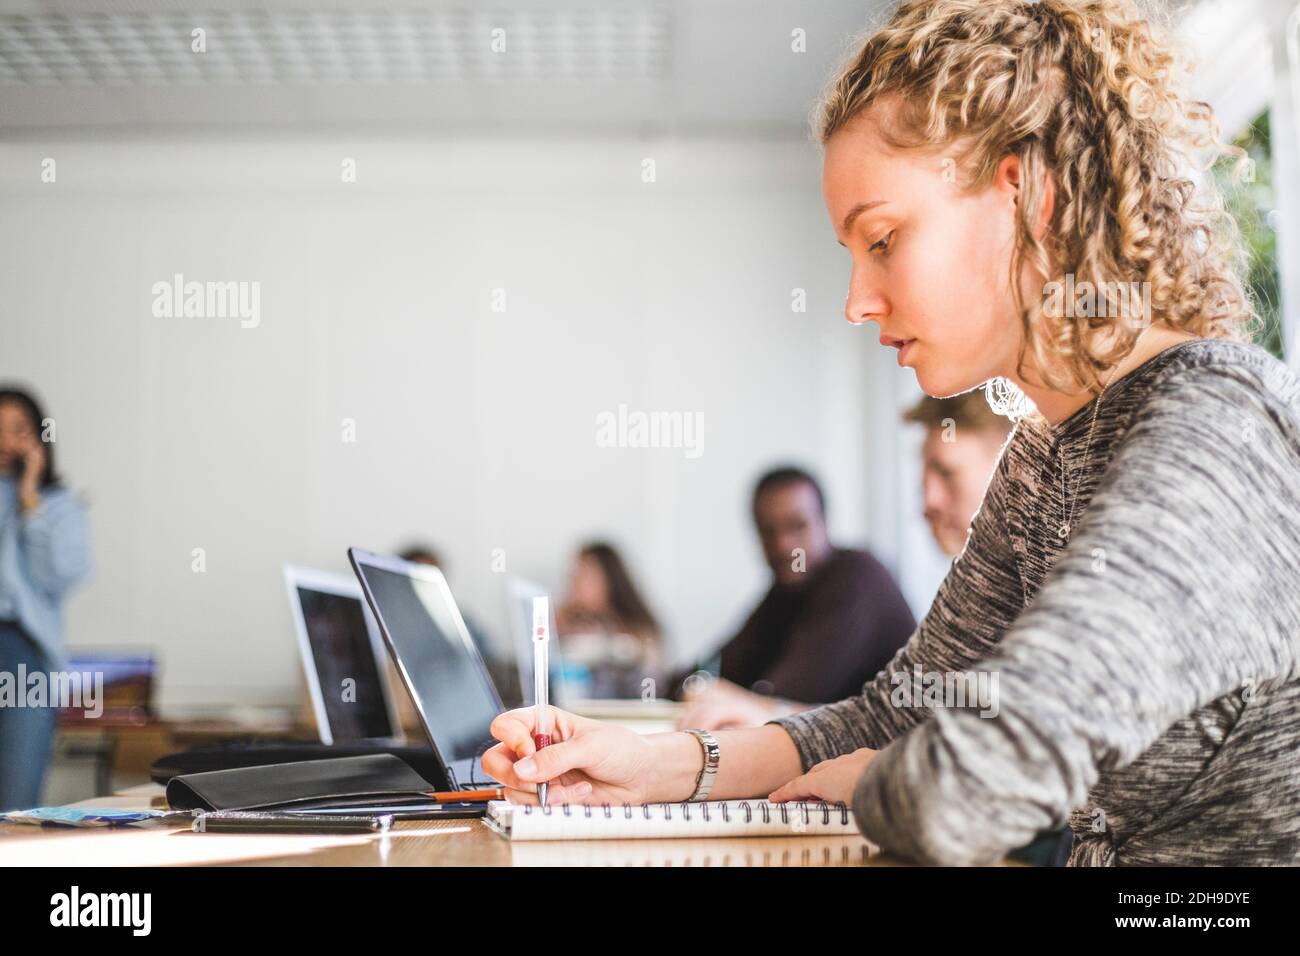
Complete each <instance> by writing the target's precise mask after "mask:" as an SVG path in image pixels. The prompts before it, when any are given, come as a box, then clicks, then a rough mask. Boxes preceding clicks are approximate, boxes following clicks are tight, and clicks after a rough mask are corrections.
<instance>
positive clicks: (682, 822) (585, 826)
mask: <svg viewBox="0 0 1300 956" xmlns="http://www.w3.org/2000/svg"><path fill="white" fill-rule="evenodd" d="M487 823H488V825H489V826H490V827H492V829H494V830H496V831H497V832H498V833H500V834H502V835H503V836H507V837H509V838H510V839H511V840H627V839H636V838H645V839H669V838H677V837H733V836H734V837H754V836H858V835H859V834H858V828H857V825H856V824H855V823H854V821H853V814H852V813H851V812H850V811H849V808H848V807H846V806H845V805H844V804H841V803H835V804H831V803H811V802H809V803H803V802H796V803H768V802H767V801H766V800H714V801H712V802H706V803H644V804H605V805H602V806H595V807H590V806H580V805H578V804H567V803H565V804H558V805H552V806H549V807H545V808H542V807H532V806H518V805H516V804H512V803H506V802H504V801H493V802H492V803H489V804H488V813H487Z"/></svg>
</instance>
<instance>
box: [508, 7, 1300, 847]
mask: <svg viewBox="0 0 1300 956" xmlns="http://www.w3.org/2000/svg"><path fill="white" fill-rule="evenodd" d="M1175 66H1176V63H1175V61H1174V59H1173V57H1172V56H1171V54H1170V52H1169V51H1168V50H1167V49H1166V47H1165V46H1164V45H1162V43H1161V41H1160V40H1158V39H1157V38H1156V36H1155V34H1154V31H1153V28H1152V26H1151V24H1150V23H1148V22H1147V21H1146V20H1144V19H1143V17H1142V16H1141V15H1140V14H1139V12H1138V10H1137V8H1136V7H1135V6H1134V5H1133V4H1132V3H1131V2H1128V0H1039V2H1035V3H1029V2H1017V0H980V2H975V0H917V2H910V3H904V4H903V5H902V6H901V7H900V8H899V9H898V11H897V12H896V13H895V14H894V16H893V17H892V19H891V20H890V21H889V22H888V24H887V25H886V26H885V27H884V28H883V29H881V30H880V31H879V32H877V33H876V34H875V35H874V36H872V37H871V38H870V39H869V40H867V41H866V44H865V46H864V47H863V48H862V49H861V51H860V52H859V53H858V55H857V56H855V57H854V58H853V59H852V61H851V62H850V63H849V64H848V65H847V66H846V68H845V69H844V71H843V72H842V74H841V75H840V76H839V77H838V78H837V79H836V80H835V81H834V83H833V85H832V87H831V89H830V93H829V96H828V99H827V102H826V104H825V108H824V110H823V113H822V116H821V124H820V133H821V139H822V142H823V143H824V146H825V162H824V169H823V177H824V193H825V201H826V206H827V209H828V211H829V213H830V217H831V223H832V225H833V227H834V229H835V233H836V236H837V238H838V239H839V241H840V243H841V244H842V245H844V246H845V247H847V249H848V250H849V253H850V254H851V256H852V273H851V278H850V283H849V295H848V301H847V306H846V312H847V317H848V319H849V321H850V322H854V323H858V324H865V323H870V322H874V323H876V324H877V325H878V326H879V327H880V332H881V343H882V344H883V345H885V346H897V347H899V348H900V351H899V356H898V358H899V363H900V365H905V366H908V367H910V368H912V369H914V370H915V372H916V376H917V379H918V381H919V382H920V384H921V386H922V388H923V389H924V390H925V391H926V392H927V393H929V394H931V395H951V394H953V393H957V392H961V391H964V390H968V389H971V388H974V387H976V386H979V385H981V384H984V383H989V382H997V383H1001V384H1002V385H1003V386H1004V387H1002V388H1000V389H999V391H1000V393H1002V394H1003V395H1006V394H1010V395H1013V396H1014V395H1017V394H1023V395H1025V396H1028V397H1029V398H1030V399H1032V401H1033V403H1034V405H1035V406H1036V411H1035V412H1033V413H1032V414H1031V415H1029V416H1028V417H1025V418H1022V419H1021V420H1020V421H1019V422H1018V424H1017V426H1016V428H1015V432H1014V434H1013V436H1012V438H1011V439H1010V440H1009V442H1008V444H1007V446H1006V448H1005V450H1004V452H1003V455H1002V457H1001V459H1000V460H999V463H998V469H997V471H996V473H995V475H994V477H993V479H992V481H991V483H990V485H989V488H988V490H987V492H986V494H985V498H984V502H983V504H982V505H981V508H980V510H979V512H978V513H977V514H976V516H975V519H974V521H973V523H972V528H971V534H970V537H969V539H968V542H967V544H966V547H965V548H964V550H963V551H962V553H961V554H960V556H959V557H958V558H957V559H956V561H955V562H954V563H953V566H952V568H951V570H950V572H949V574H948V576H947V578H946V579H945V580H944V582H943V584H942V586H941V587H940V590H939V593H938V595H937V597H936V598H935V601H934V604H933V606H932V607H931V608H930V611H929V613H928V614H927V615H926V618H925V620H924V621H923V622H922V623H921V625H920V627H919V628H918V629H917V631H916V633H915V634H914V635H913V636H912V638H911V640H910V642H909V643H908V644H907V646H906V647H905V648H904V649H903V650H902V651H901V652H900V653H899V654H898V656H897V657H896V658H895V659H894V660H893V661H892V662H891V663H890V665H889V666H888V667H887V668H886V669H885V670H884V671H882V672H881V673H880V674H879V675H877V677H876V678H875V679H874V680H872V681H870V682H869V683H868V684H867V685H866V686H865V687H864V688H863V691H862V693H861V694H860V695H858V696H856V697H853V698H851V699H848V700H845V701H841V702H839V703H836V704H830V705H827V706H825V707H822V708H819V709H817V710H813V711H809V712H805V713H802V714H797V715H794V716H792V717H787V718H782V719H780V720H778V721H774V722H772V723H770V724H767V725H765V726H763V727H760V728H751V729H747V730H737V731H732V732H726V733H718V734H717V737H716V743H717V745H718V749H717V762H716V776H715V774H714V773H712V772H711V773H709V774H702V773H701V771H702V769H703V768H704V767H705V764H706V748H705V746H704V744H705V743H707V741H703V740H701V739H699V738H697V737H696V736H695V735H692V734H689V733H677V734H663V735H658V736H649V737H640V736H637V735H636V734H633V733H630V732H626V731H623V730H619V729H615V728H611V727H607V726H604V725H602V724H599V723H596V722H593V721H589V720H583V719H580V718H577V717H574V716H572V715H569V714H565V713H557V715H556V719H557V721H558V728H559V733H558V736H559V737H561V738H562V739H563V742H562V743H559V744H556V745H553V746H551V747H548V748H546V749H545V750H543V751H541V752H540V753H538V754H533V753H532V750H533V748H532V744H531V743H530V737H529V732H530V729H531V728H530V725H531V721H532V714H531V713H529V712H527V711H517V712H511V713H508V714H504V715H502V716H500V717H498V719H497V720H496V722H495V723H494V725H493V733H494V734H495V735H496V737H497V738H498V739H499V740H500V741H501V743H500V744H499V745H498V746H497V747H496V748H494V749H493V750H492V751H490V752H489V753H488V754H487V755H486V756H485V758H484V767H485V768H486V769H487V771H488V772H489V773H491V774H492V775H493V776H495V777H496V778H498V779H499V780H501V781H502V782H503V783H505V784H506V785H507V786H508V787H509V788H510V790H511V799H513V800H517V801H520V802H534V801H535V799H536V797H535V794H534V789H535V785H536V783H537V782H538V781H542V780H550V781H552V782H551V788H550V795H551V796H550V799H551V800H553V801H566V800H567V801H580V802H604V801H610V802H626V801H633V802H635V801H643V800H650V801H658V800H687V799H691V798H693V797H697V796H698V795H699V794H700V793H701V792H702V791H703V790H704V789H705V787H704V786H701V784H707V783H708V782H709V780H710V779H712V782H713V787H712V792H711V797H712V798H714V799H718V798H734V797H741V796H745V797H752V796H756V795H763V794H770V795H771V797H772V799H776V800H786V799H799V798H820V799H827V800H842V801H845V802H847V803H851V805H852V807H853V810H854V813H855V817H856V819H857V821H858V823H859V826H860V827H861V829H862V831H863V832H864V833H865V834H866V836H867V837H868V838H869V839H870V840H871V841H873V842H874V843H876V844H878V845H880V846H881V847H883V848H884V849H886V850H889V851H892V852H894V853H896V854H899V855H901V856H903V857H906V858H909V859H913V860H918V861H923V862H930V863H951V864H969V863H987V862H992V861H995V860H998V859H1000V858H1001V857H1003V856H1004V855H1005V854H1006V853H1007V852H1008V850H1010V849H1012V848H1014V847H1019V846H1022V845H1025V844H1027V843H1028V842H1029V841H1030V840H1031V839H1032V838H1033V837H1034V836H1035V835H1036V834H1038V833H1039V832H1041V831H1044V830H1048V829H1050V828H1052V827H1056V826H1060V825H1062V824H1064V823H1066V822H1068V823H1069V824H1070V826H1071V828H1072V829H1073V831H1074V836H1075V840H1074V847H1073V850H1072V853H1071V858H1070V862H1071V863H1072V864H1075V865H1079V864H1087V865H1115V864H1139V865H1141V864H1192V863H1200V864H1260V863H1297V862H1300V814H1297V813H1296V812H1295V794H1296V793H1297V792H1298V791H1300V678H1298V677H1297V675H1298V674H1300V653H1298V651H1300V590H1298V589H1297V588H1296V587H1295V580H1294V575H1295V569H1296V568H1297V567H1300V501H1297V497H1296V493H1295V492H1296V489H1297V488H1298V487H1300V382H1297V380H1296V379H1295V378H1294V377H1292V376H1291V375H1290V374H1289V373H1288V372H1287V370H1286V369H1285V367H1284V366H1282V365H1281V364H1280V363H1279V362H1277V361H1276V360H1274V359H1273V358H1272V357H1270V356H1269V355H1268V354H1266V353H1265V352H1264V351H1262V350H1261V349H1258V348H1256V347H1254V346H1251V345H1249V344H1245V343H1244V339H1245V338H1246V336H1247V334H1248V332H1249V330H1250V326H1251V324H1252V323H1253V321H1254V314H1253V311H1252V308H1251V305H1250V303H1249V301H1248V299H1247V297H1246V296H1245V295H1244V294H1243V291H1242V285H1241V282H1240V279H1239V275H1238V271H1237V268H1238V264H1237V259H1236V250H1237V241H1238V240H1237V239H1236V238H1235V233H1234V231H1233V229H1232V223H1231V222H1230V221H1228V220H1225V219H1224V217H1222V215H1221V214H1220V213H1218V212H1217V210H1218V209H1221V206H1220V205H1218V204H1217V202H1216V201H1215V200H1214V197H1207V196H1205V195H1204V194H1201V195H1197V193H1196V190H1195V189H1194V188H1193V182H1192V181H1193V178H1194V177H1195V175H1196V174H1195V173H1194V171H1193V167H1192V165H1191V159H1192V157H1193V156H1194V155H1195V154H1196V153H1197V152H1198V151H1199V150H1201V149H1202V148H1203V147H1206V146H1212V145H1213V144H1214V143H1215V141H1217V134H1216V133H1215V130H1214V128H1213V120H1212V117H1211V115H1210V113H1209V111H1208V109H1207V108H1205V107H1204V106H1203V105H1201V104H1195V103H1190V102H1188V101H1186V100H1185V99H1183V98H1182V96H1181V95H1180V93H1179V92H1178V87H1177V84H1176V76H1175ZM1085 282H1087V283H1090V284H1091V286H1090V287H1085V286H1084V285H1083V283H1085ZM1130 284H1132V285H1130ZM1062 288H1066V289H1070V288H1073V289H1074V290H1076V293H1075V295H1072V296H1069V297H1067V298H1066V299H1065V301H1064V302H1062V301H1061V299H1062V297H1061V295H1060V290H1061V289H1062ZM1086 288H1092V289H1093V290H1094V291H1096V290H1101V289H1105V290H1108V291H1106V292H1105V293H1104V294H1102V295H1100V297H1096V298H1094V299H1093V300H1092V301H1091V302H1089V300H1088V299H1087V297H1086V295H1083V294H1081V290H1084V289H1086ZM1128 289H1134V290H1136V291H1137V292H1138V295H1137V297H1136V299H1134V298H1133V297H1127V298H1126V297H1125V296H1123V295H1122V293H1123V292H1124V291H1125V290H1128ZM1135 301H1136V302H1140V303H1141V307H1140V308H1137V309H1135V308H1133V305H1134V302H1135ZM1008 383H1009V384H1010V385H1013V386H1016V388H1014V389H1012V388H1007V387H1005V386H1006V385H1007V384H1008ZM992 398H993V392H992V391H991V390H990V399H991V400H992ZM969 670H974V671H978V672H986V673H987V674H988V675H990V676H995V677H996V678H997V679H998V685H997V689H998V692H997V702H996V707H993V708H987V709H986V710H985V711H979V710H977V709H975V708H974V707H966V708H962V707H952V706H943V703H944V701H943V700H941V699H932V698H930V697H928V696H925V695H923V696H922V698H921V699H919V700H918V699H916V697H915V695H913V694H910V693H903V692H900V688H903V687H905V686H906V687H908V688H909V689H910V688H911V686H913V685H912V681H913V678H914V676H917V675H930V674H939V675H950V674H953V673H954V672H963V671H969ZM989 711H993V712H992V713H990V712H989ZM981 714H983V716H981ZM707 763H708V764H709V765H710V769H712V767H713V764H714V759H713V754H712V751H711V749H710V750H709V752H708V757H707Z"/></svg>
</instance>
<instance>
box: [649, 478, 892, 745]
mask: <svg viewBox="0 0 1300 956" xmlns="http://www.w3.org/2000/svg"><path fill="white" fill-rule="evenodd" d="M752 508H753V516H754V526H755V529H756V530H757V531H758V537H759V541H760V542H761V544H762V547H763V556H764V558H765V560H766V561H767V565H768V567H769V568H770V569H771V571H772V585H771V587H770V588H769V589H768V591H767V594H766V595H764V597H763V600H762V601H761V602H760V603H759V605H758V607H757V608H755V609H754V611H753V612H752V613H751V614H750V616H749V619H748V620H746V621H745V624H744V626H743V627H741V629H740V632H739V633H738V634H736V636H735V637H733V638H732V639H731V640H730V641H728V642H727V643H726V644H725V645H724V646H723V647H722V649H721V652H720V655H719V669H718V671H719V672H718V675H717V679H716V680H708V679H707V678H699V677H696V678H683V679H681V680H678V681H674V682H673V685H672V686H673V687H674V690H676V691H677V694H678V696H682V697H685V698H686V699H688V700H690V701H691V706H690V707H688V708H687V709H686V713H685V714H684V715H683V721H684V724H683V726H686V725H689V726H692V727H701V728H706V729H720V728H725V727H735V726H748V725H750V724H754V723H761V722H762V721H763V720H767V719H770V718H771V716H773V714H774V712H776V711H779V712H781V713H789V712H793V710H798V709H803V708H804V707H805V706H807V705H808V704H818V703H830V702H831V701H836V700H842V699H843V698H845V697H848V696H850V695H852V694H854V693H857V692H858V691H859V690H860V689H861V687H862V684H863V683H864V682H865V681H866V680H867V679H868V678H869V677H871V676H872V675H873V674H875V673H876V672H877V671H879V670H880V668H882V667H883V666H884V665H885V664H886V663H888V661H889V659H890V658H891V657H893V655H894V653H895V652H896V651H897V650H898V649H899V648H900V647H902V646H903V644H905V643H906V642H907V639H908V637H909V636H910V635H911V633H912V631H913V630H914V629H915V627H916V621H915V620H914V619H913V617H912V612H911V611H910V610H909V609H908V606H907V601H906V600H904V598H903V594H902V592H901V591H900V590H899V589H898V585H897V583H896V582H895V581H894V579H893V577H892V576H891V575H890V573H889V571H887V570H886V569H885V567H884V566H883V565H882V564H881V563H880V562H879V561H877V560H876V559H875V557H873V556H872V555H871V554H870V553H869V552H867V551H860V550H852V549H849V548H837V547H835V546H834V545H833V544H832V543H831V540H830V535H829V533H828V532H827V528H826V500H825V496H824V495H823V493H822V489H821V486H820V485H819V484H818V483H817V480H816V479H815V478H814V477H813V476H812V475H811V474H809V473H808V472H806V471H804V470H802V469H800V468H793V467H784V468H777V469H774V470H773V471H769V472H768V473H767V474H765V475H763V476H762V477H761V478H760V479H759V481H758V484H757V485H756V486H755V487H754V494H753V502H752ZM796 701H798V702H800V703H794V702H796Z"/></svg>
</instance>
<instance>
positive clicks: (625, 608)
mask: <svg viewBox="0 0 1300 956" xmlns="http://www.w3.org/2000/svg"><path fill="white" fill-rule="evenodd" d="M555 627H556V630H557V631H558V632H559V635H558V636H559V640H560V648H561V650H562V651H563V653H564V654H565V656H566V658H568V659H569V660H571V661H578V662H581V663H582V664H583V665H585V666H586V667H587V669H588V671H589V672H590V675H591V685H590V686H591V689H590V696H593V697H638V696H640V694H641V690H642V688H641V682H642V681H643V680H644V679H645V678H646V677H651V678H653V679H656V680H657V679H658V678H659V677H660V676H661V675H660V670H661V667H662V661H663V653H662V650H663V634H662V632H661V631H660V629H659V622H658V621H657V620H656V619H655V616H654V614H653V613H652V612H651V610H650V606H649V605H648V604H647V603H646V602H645V599H644V598H642V596H641V592H640V590H639V589H638V588H637V586H636V582H635V581H633V580H632V574H631V572H630V571H628V569H627V564H626V563H625V562H624V561H623V557H622V555H620V554H619V552H618V550H617V549H616V548H615V547H614V546H613V545H611V544H608V543H607V542H604V541H592V542H589V543H587V544H584V545H583V546H582V548H581V549H579V551H578V554H577V556H576V557H575V558H574V560H573V569H572V571H571V573H570V575H569V590H568V593H567V594H566V595H565V597H564V602H563V603H562V604H561V605H560V607H559V608H558V609H557V610H556V612H555Z"/></svg>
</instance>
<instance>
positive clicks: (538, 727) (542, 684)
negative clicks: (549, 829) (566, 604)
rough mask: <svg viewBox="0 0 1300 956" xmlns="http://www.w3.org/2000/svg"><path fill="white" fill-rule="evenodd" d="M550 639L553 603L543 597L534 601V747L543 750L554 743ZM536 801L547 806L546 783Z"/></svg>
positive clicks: (541, 784)
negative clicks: (552, 731) (548, 651)
mask: <svg viewBox="0 0 1300 956" xmlns="http://www.w3.org/2000/svg"><path fill="white" fill-rule="evenodd" d="M550 639H551V602H550V599H549V598H547V597H545V596H542V597H535V598H533V706H534V707H536V708H537V711H536V715H535V717H534V718H533V745H534V746H535V747H536V748H537V749H538V750H539V751H540V750H541V749H542V748H543V747H546V746H548V745H549V744H550V742H551V708H550V707H548V706H547V703H548V700H549V696H550V695H549V688H550V681H551V670H550V665H549V664H548V663H547V654H546V651H547V645H548V644H549V643H550ZM537 800H538V802H539V803H541V805H542V806H546V784H544V783H539V784H538V785H537Z"/></svg>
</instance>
